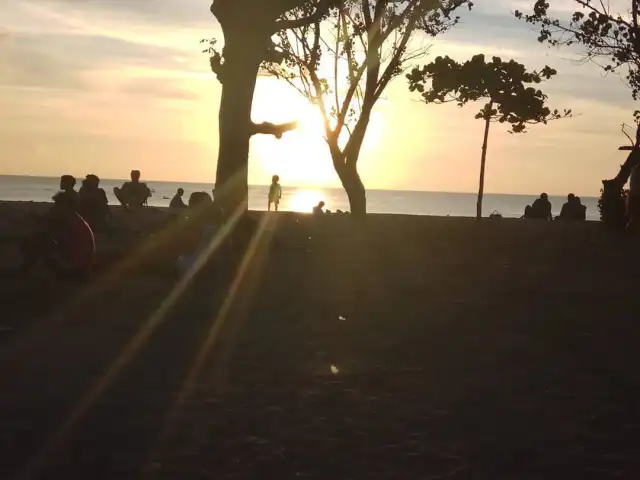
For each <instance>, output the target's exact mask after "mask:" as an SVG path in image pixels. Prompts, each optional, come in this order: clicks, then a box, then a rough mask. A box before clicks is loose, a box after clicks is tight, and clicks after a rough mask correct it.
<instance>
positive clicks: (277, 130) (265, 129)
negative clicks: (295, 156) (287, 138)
mask: <svg viewBox="0 0 640 480" xmlns="http://www.w3.org/2000/svg"><path fill="white" fill-rule="evenodd" d="M296 128H298V122H295V121H294V122H288V123H271V122H262V123H251V128H250V130H249V133H250V135H273V136H274V137H276V138H278V139H279V138H282V135H283V134H284V133H286V132H289V131H291V130H295V129H296Z"/></svg>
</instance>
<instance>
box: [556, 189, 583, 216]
mask: <svg viewBox="0 0 640 480" xmlns="http://www.w3.org/2000/svg"><path fill="white" fill-rule="evenodd" d="M586 210H587V207H585V206H584V205H582V202H581V201H580V197H576V196H575V195H574V194H573V193H570V194H569V195H567V202H566V203H565V204H564V205H562V209H561V210H560V216H559V217H557V218H558V219H560V220H585V219H586Z"/></svg>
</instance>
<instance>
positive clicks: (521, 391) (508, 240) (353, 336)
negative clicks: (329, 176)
mask: <svg viewBox="0 0 640 480" xmlns="http://www.w3.org/2000/svg"><path fill="white" fill-rule="evenodd" d="M270 218H271V219H272V220H270V221H268V222H266V226H265V229H264V230H263V233H262V234H261V235H260V241H258V242H256V244H255V245H254V247H255V248H252V249H251V253H250V255H248V258H250V261H248V262H247V263H246V265H247V267H246V268H244V269H242V271H243V272H244V275H241V276H240V277H236V278H241V279H242V281H239V282H236V283H235V284H234V285H233V286H232V287H231V290H230V291H227V292H225V291H224V290H222V289H220V287H215V285H214V284H213V281H212V280H211V279H210V278H208V276H209V275H210V273H207V272H205V273H203V274H202V275H201V276H200V277H198V278H197V279H196V281H195V282H194V283H193V284H192V285H191V286H190V287H189V288H187V289H186V291H185V292H184V293H183V294H182V295H180V296H179V300H178V301H177V302H175V303H173V302H172V298H173V296H172V294H171V292H172V291H173V289H174V287H175V286H176V281H175V279H174V278H173V277H172V276H171V275H170V273H169V272H167V271H165V270H166V269H162V268H154V267H153V265H151V266H150V265H145V266H141V265H140V263H141V262H137V261H136V256H140V255H143V253H140V252H141V251H142V252H143V251H144V250H141V251H140V250H139V251H137V253H135V254H133V253H129V254H128V257H127V258H125V260H123V261H121V262H118V263H116V264H114V266H112V267H110V268H106V269H105V270H104V271H103V272H102V273H101V274H100V276H99V277H98V279H97V280H96V281H94V282H93V283H89V284H85V285H82V286H80V287H70V286H65V285H59V284H57V285H56V284H53V283H52V282H51V280H49V279H47V278H45V277H35V278H31V279H29V280H24V279H20V278H17V277H16V276H15V275H14V274H12V273H11V272H10V270H9V269H8V268H5V269H4V270H3V271H2V273H1V275H0V282H1V283H0V287H1V288H0V300H1V302H2V314H1V315H2V317H1V320H0V324H1V325H3V327H2V328H1V331H0V417H1V419H2V420H1V423H0V478H2V479H13V478H20V479H27V478H38V479H96V480H97V479H118V480H126V479H133V478H145V479H146V478H151V479H181V480H182V479H185V480H191V479H194V480H195V479H213V478H215V479H227V478H229V479H231V478H247V479H252V478H265V479H271V478H273V479H287V478H295V479H297V478H318V479H334V478H335V479H353V478H358V479H369V478H400V479H404V478H406V479H409V478H416V479H439V478H443V479H444V478H447V479H454V480H458V479H474V480H476V479H481V480H484V479H486V480H494V479H507V478H508V479H520V480H523V479H568V478H576V479H609V478H619V479H636V478H640V477H639V476H638V475H640V474H639V473H638V472H640V406H639V405H638V394H639V393H640V377H639V375H638V372H637V368H638V365H639V364H640V326H639V325H638V323H639V322H640V295H639V292H640V281H639V278H638V272H640V255H638V251H639V250H638V246H639V243H638V240H634V239H632V238H628V237H624V236H615V235H611V234H608V233H607V232H605V231H604V230H603V229H602V227H601V226H600V225H599V224H591V223H589V224H581V225H564V224H558V223H553V224H550V223H538V222H529V221H517V220H496V221H484V222H482V223H477V222H475V221H474V220H468V219H454V218H416V217H390V216H385V217H383V216H372V217H370V218H369V221H368V224H367V225H366V226H354V225H352V224H351V222H349V220H350V219H348V218H340V217H333V218H327V219H325V220H326V221H325V222H324V224H323V225H313V224H312V223H311V219H310V218H308V217H305V218H303V217H300V223H297V224H296V223H295V221H294V219H293V218H292V217H286V216H281V217H275V216H272V217H270ZM309 236H310V237H311V240H309V239H308V237H309ZM150 242H152V241H149V242H148V243H150ZM145 248H151V247H148V246H147V247H145ZM133 251H134V250H132V252H133ZM156 267H157V266H156ZM169 307H170V308H169Z"/></svg>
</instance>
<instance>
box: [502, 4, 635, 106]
mask: <svg viewBox="0 0 640 480" xmlns="http://www.w3.org/2000/svg"><path fill="white" fill-rule="evenodd" d="M566 3H567V1H566V0H564V1H562V2H560V1H557V0H555V1H554V0H537V1H536V2H535V3H534V5H533V12H532V13H531V14H525V13H523V12H521V11H518V10H516V11H515V16H516V17H517V18H519V19H522V20H525V21H526V22H527V23H531V24H533V25H536V26H538V27H539V29H540V35H539V36H538V41H539V42H541V43H548V44H549V45H551V46H554V47H556V46H570V45H578V46H581V47H582V48H583V51H584V60H586V61H589V60H594V61H596V64H597V65H598V66H600V67H601V68H602V69H603V70H604V71H605V72H619V71H620V70H626V73H625V74H624V78H625V79H626V81H627V84H628V85H629V87H630V88H631V94H632V96H633V98H634V99H637V98H638V95H639V93H640V28H639V27H638V20H639V15H640V14H639V11H638V7H639V5H640V0H622V1H621V2H618V5H621V4H624V3H626V4H627V5H628V7H627V8H622V9H621V10H622V11H614V10H612V8H611V4H610V2H602V1H592V0H573V3H574V4H575V10H574V11H573V12H569V13H568V14H567V18H566V19H564V20H563V19H561V18H556V17H555V16H553V15H550V14H549V10H550V8H552V6H553V5H556V4H557V5H559V4H562V6H565V4H566Z"/></svg>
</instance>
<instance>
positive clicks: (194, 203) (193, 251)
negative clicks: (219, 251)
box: [176, 192, 222, 275]
mask: <svg viewBox="0 0 640 480" xmlns="http://www.w3.org/2000/svg"><path fill="white" fill-rule="evenodd" d="M189 208H190V209H191V210H193V214H192V215H190V218H189V219H188V223H187V225H186V226H185V230H186V231H187V233H188V237H190V238H191V239H192V240H191V241H190V242H189V243H190V245H189V246H188V248H187V251H186V252H185V253H183V254H182V255H180V256H179V257H178V259H177V260H176V271H177V272H178V274H179V275H184V274H185V273H187V272H188V271H189V270H190V269H191V268H192V267H193V266H194V265H195V264H196V262H197V261H198V260H202V261H203V262H207V261H208V260H209V258H204V257H205V256H206V255H208V254H210V253H212V252H207V250H208V248H209V247H210V246H211V244H212V242H213V241H214V240H215V236H216V234H217V233H218V230H219V227H220V224H221V221H222V211H221V210H220V208H218V207H217V206H216V205H215V204H214V202H213V201H212V200H211V197H210V196H209V194H208V193H206V192H194V193H192V194H191V197H190V198H189ZM194 234H195V236H194Z"/></svg>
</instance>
